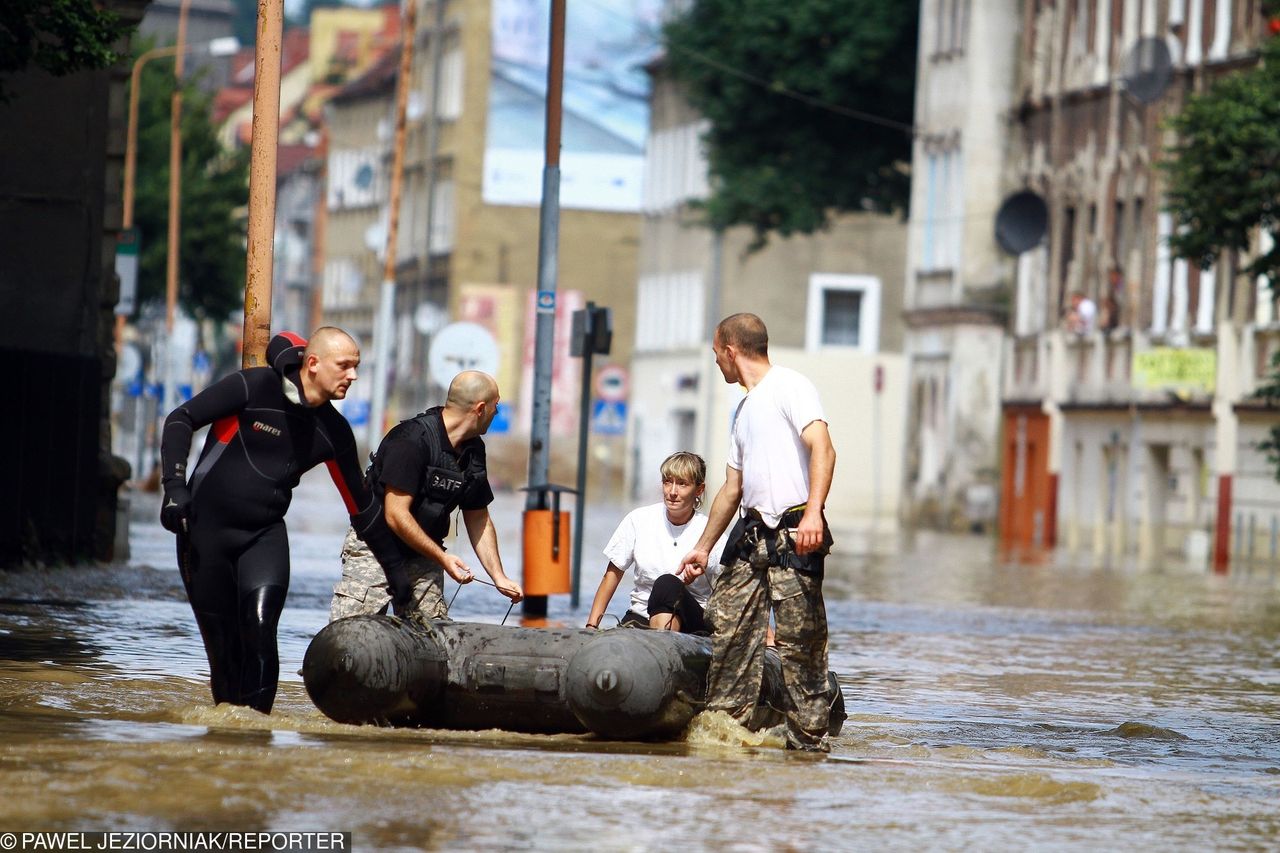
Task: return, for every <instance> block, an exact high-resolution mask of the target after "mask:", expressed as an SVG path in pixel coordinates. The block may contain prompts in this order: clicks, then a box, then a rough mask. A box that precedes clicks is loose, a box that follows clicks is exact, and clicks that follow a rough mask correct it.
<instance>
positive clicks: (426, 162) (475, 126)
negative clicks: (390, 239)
mask: <svg viewBox="0 0 1280 853" xmlns="http://www.w3.org/2000/svg"><path fill="white" fill-rule="evenodd" d="M527 8H533V7H532V6H531V4H526V3H518V2H509V0H438V2H437V0H421V2H420V5H419V7H418V10H417V28H418V38H417V42H416V43H415V52H414V61H413V70H412V72H411V73H412V82H413V85H412V88H411V89H410V93H409V108H408V122H407V142H406V149H405V168H404V178H403V181H404V183H403V196H402V202H401V211H400V224H399V229H398V238H397V263H396V297H395V299H396V301H395V308H394V311H393V314H394V318H395V319H394V321H393V323H394V327H393V328H392V329H391V331H390V334H391V336H392V346H391V353H392V362H393V363H392V364H391V365H387V366H384V367H380V368H379V369H388V370H390V371H391V377H392V379H391V383H390V394H389V398H388V411H387V413H386V422H385V423H384V424H382V425H380V426H379V427H377V428H375V431H376V430H377V429H381V428H383V427H385V426H386V425H388V424H391V423H394V422H395V420H397V419H399V418H403V417H408V416H410V415H412V414H413V413H414V412H416V411H419V410H420V409H422V408H423V407H425V406H428V405H435V404H436V403H439V402H441V401H442V398H443V388H442V387H441V383H440V382H439V381H438V380H437V378H433V376H432V374H431V372H430V370H429V364H428V354H429V352H430V347H431V344H432V341H433V340H434V338H435V335H436V334H437V333H438V332H439V331H440V329H441V327H442V326H443V325H444V324H447V323H449V322H457V321H466V322H470V323H474V324H476V325H479V326H481V327H483V328H484V329H485V330H486V331H487V332H488V334H489V335H490V336H491V337H492V339H493V340H494V342H495V343H496V346H497V350H498V361H497V365H496V368H495V370H496V374H497V378H498V381H499V385H500V387H501V392H502V398H503V402H504V404H506V405H505V406H504V409H503V412H502V415H501V416H500V417H499V419H498V421H497V423H496V427H495V428H492V429H491V432H490V436H489V438H488V444H489V448H490V451H489V453H490V458H491V468H494V469H497V470H499V471H500V472H501V473H500V474H499V478H500V479H501V480H502V481H504V482H510V483H519V482H523V478H524V476H525V473H524V468H525V466H526V464H527V462H526V460H527V452H528V434H529V433H528V417H527V413H528V409H529V405H530V400H529V397H530V393H529V392H530V389H529V387H528V386H529V383H530V377H531V373H530V365H531V361H532V349H533V335H532V325H531V318H532V317H533V297H534V292H535V290H536V288H537V285H538V263H539V250H538V239H539V216H540V213H539V207H538V198H537V197H536V194H535V195H534V196H532V197H531V196H528V195H527V194H525V195H522V194H521V192H520V189H521V188H522V187H524V188H527V183H528V181H527V179H528V176H529V175H530V174H532V175H533V176H534V180H535V187H537V186H539V185H538V184H537V181H538V180H540V173H541V168H542V160H541V156H542V147H541V146H542V142H541V135H542V128H543V121H544V112H543V107H542V100H541V99H542V93H541V88H540V87H542V86H544V85H545V74H544V76H543V77H542V78H539V77H538V76H537V75H536V74H535V75H530V74H523V75H522V74H521V73H520V67H519V63H516V62H514V61H511V60H509V59H508V58H507V52H510V51H513V50H517V49H518V48H519V46H520V45H522V44H524V43H525V42H522V41H520V39H519V38H517V36H518V35H524V36H528V35H529V34H530V33H533V34H535V35H536V34H537V33H542V37H543V38H545V32H544V29H545V28H544V29H539V28H538V27H539V25H537V24H536V23H534V22H531V21H523V20H522V19H521V18H520V15H521V14H523V10H526V9H527ZM538 8H541V7H540V6H539V7H538ZM590 11H591V10H590V9H589V8H588V7H585V6H584V7H582V8H581V9H579V10H578V13H581V14H589V13H590ZM573 14H574V10H571V17H572V15H573ZM623 17H624V18H625V16H623ZM618 20H619V18H618V16H617V15H611V16H606V18H605V19H604V21H605V24H608V23H609V22H617V21H618ZM572 24H573V20H571V28H570V31H569V39H570V42H569V48H568V52H569V54H570V60H572V58H573V56H574V55H575V51H576V50H577V49H578V48H576V47H575V45H578V44H579V40H580V39H581V37H582V36H585V35H590V34H591V32H592V30H591V29H590V28H589V27H585V26H577V27H574V26H572ZM517 25H518V26H517ZM575 32H576V33H577V34H578V35H577V36H575ZM512 33H515V34H516V35H512ZM513 39H514V41H512V40H513ZM532 41H533V42H536V38H532ZM512 44H514V45H516V47H514V48H513V47H512V46H511V45H512ZM495 45H496V46H497V47H496V48H495ZM542 55H543V56H545V50H543V51H542ZM397 58H398V57H393V58H389V59H388V60H387V61H386V62H384V63H383V65H382V66H379V67H375V68H374V69H373V70H371V71H370V72H368V73H367V74H366V75H364V76H363V77H361V78H360V79H358V80H356V81H355V82H354V83H352V84H351V85H350V86H348V87H347V88H346V89H345V90H343V91H342V92H340V93H339V94H337V95H336V96H335V97H334V99H333V104H332V108H331V109H330V110H329V111H328V128H329V154H328V161H327V172H328V177H327V181H328V200H329V204H328V223H327V227H326V231H327V244H328V245H327V248H326V250H325V263H324V285H323V287H324V296H323V309H324V316H325V320H326V321H327V322H334V323H336V324H338V325H344V326H346V327H350V328H352V329H353V330H354V331H356V332H358V333H360V334H361V335H362V336H364V338H363V339H364V341H366V351H367V350H368V345H367V342H368V341H370V340H371V336H372V334H373V332H374V329H373V318H374V311H375V308H376V305H377V303H378V292H379V285H380V282H381V278H382V268H383V263H382V261H381V260H380V258H379V254H380V252H381V249H380V248H379V246H380V244H382V245H385V237H386V225H385V223H386V221H387V217H386V212H385V208H386V204H387V190H388V187H389V183H390V182H389V179H390V168H391V143H392V137H393V134H392V130H393V128H394V103H395V78H396V76H397V74H398V70H397V68H396V65H395V62H396V59H397ZM563 122H564V130H563V134H564V135H563V151H564V154H563V157H564V163H563V165H562V170H563V177H562V185H561V209H560V214H559V246H558V250H559V259H558V277H557V291H558V303H557V322H556V327H557V343H556V351H557V356H556V364H557V367H556V377H555V381H554V385H553V392H552V396H553V399H552V407H553V437H554V438H553V452H552V470H551V478H552V480H553V481H555V482H562V483H563V482H572V480H573V474H574V470H573V469H574V465H575V462H574V459H575V451H576V442H574V441H573V440H571V439H572V437H573V436H574V434H575V431H576V425H577V412H578V402H577V401H578V392H579V387H580V384H581V377H580V368H579V366H578V365H579V362H578V360H577V359H570V358H569V355H568V331H569V329H568V327H569V321H570V316H569V315H570V313H571V311H572V310H573V309H574V308H580V307H582V306H583V305H584V304H585V303H586V302H587V301H593V302H595V303H596V304H598V305H603V306H608V307H610V308H611V309H612V312H613V330H614V334H613V347H612V352H611V354H610V355H609V356H607V357H598V358H597V365H596V366H597V367H599V368H604V367H609V366H616V365H624V364H626V363H627V362H628V361H629V358H630V353H631V350H632V340H633V333H632V330H633V329H634V326H635V318H634V313H633V312H634V310H635V308H634V306H635V298H634V289H635V280H636V256H637V250H638V244H639V215H638V213H637V212H636V209H638V207H639V195H638V171H639V168H638V164H639V162H640V155H641V148H642V145H643V137H642V136H641V138H640V140H639V142H637V143H636V144H635V145H634V146H632V147H634V154H633V155H632V154H630V153H629V148H628V146H629V143H626V142H625V140H618V139H616V138H614V136H612V135H611V133H610V128H609V127H608V126H607V125H605V124H603V123H600V122H598V121H597V117H596V116H595V115H593V112H592V104H591V102H590V101H589V100H586V99H585V98H583V97H577V96H575V95H574V92H573V91H571V90H570V89H569V88H567V89H566V97H565V102H564V118H563ZM522 145H523V146H524V149H523V153H521V150H522V149H521V146H522ZM584 149H586V150H587V152H588V154H590V155H593V156H595V157H596V160H595V161H593V162H597V163H599V162H612V161H611V159H610V158H613V157H620V158H623V159H626V157H630V158H631V159H634V160H635V162H636V164H637V167H636V174H637V177H636V181H635V184H636V191H635V203H634V205H632V206H631V207H632V208H633V209H628V204H627V203H626V202H625V200H624V201H620V202H617V203H614V202H613V201H612V200H611V199H612V197H611V196H610V195H609V191H608V190H607V188H600V187H596V190H598V192H596V191H591V192H588V193H586V195H585V196H584V194H583V193H582V192H581V191H580V188H581V187H582V186H583V182H584V181H585V180H589V179H590V178H592V176H593V173H591V172H584V171H574V170H575V164H574V161H573V159H572V158H573V155H574V154H575V152H579V151H582V150H584ZM513 151H514V152H515V153H512V152H513ZM529 151H532V152H533V154H532V155H529V153H528V152H529ZM624 155H626V157H624ZM530 156H532V161H530V159H529V158H530ZM504 164H506V165H505V166H504ZM511 176H516V177H520V176H523V178H524V179H525V183H524V184H521V185H518V186H514V189H513V185H511V184H506V183H503V182H502V181H503V179H505V178H510V177H511ZM593 192H594V195H593ZM361 385H364V386H365V387H364V388H363V389H361V390H359V391H358V392H357V393H361V394H368V393H369V392H370V390H371V386H372V383H361ZM557 413H559V414H557ZM378 434H379V435H381V432H379V433H378ZM561 436H563V439H562V438H561ZM593 460H595V461H596V462H598V463H600V464H601V465H603V466H604V467H606V468H609V469H612V470H616V471H617V472H620V471H621V466H622V463H623V457H622V439H621V438H620V437H617V438H610V437H602V439H601V441H600V442H599V447H598V448H597V452H594V453H593ZM618 479H620V478H619V477H613V478H612V480H618Z"/></svg>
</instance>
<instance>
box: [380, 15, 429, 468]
mask: <svg viewBox="0 0 1280 853" xmlns="http://www.w3.org/2000/svg"><path fill="white" fill-rule="evenodd" d="M401 29H402V31H403V36H404V38H403V42H402V44H401V47H400V72H399V77H398V79H397V80H396V135H395V146H394V148H393V150H392V153H391V193H390V197H389V198H388V200H387V249H386V258H385V259H384V260H383V266H382V290H381V293H380V298H379V300H378V315H377V318H376V320H375V321H374V324H373V330H374V331H373V371H374V373H373V398H372V400H371V401H370V403H369V432H368V435H367V437H366V443H367V444H368V446H369V447H371V448H373V447H377V446H378V442H379V440H381V438H382V422H383V421H384V420H385V419H386V410H387V373H388V371H389V370H390V369H391V336H392V335H393V334H394V332H395V308H396V251H397V247H396V238H397V236H398V232H399V230H400V193H401V187H402V186H403V184H404V148H405V137H406V136H407V128H406V115H407V113H408V110H409V89H410V87H411V86H412V85H413V45H414V41H415V39H416V38H417V29H418V3H417V0H405V4H404V23H403V24H402V25H401ZM428 239H430V238H429V237H428ZM428 255H430V252H429V251H428Z"/></svg>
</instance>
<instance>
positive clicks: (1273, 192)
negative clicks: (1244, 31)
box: [1162, 3, 1280, 479]
mask: <svg viewBox="0 0 1280 853" xmlns="http://www.w3.org/2000/svg"><path fill="white" fill-rule="evenodd" d="M1270 5H1272V6H1275V5H1277V4H1275V3H1271V4H1270ZM1261 59H1262V61H1261V62H1260V63H1259V64H1257V65H1255V66H1253V67H1251V68H1249V69H1247V70H1245V71H1240V72H1237V73H1235V74H1231V75H1228V76H1226V77H1224V78H1222V79H1221V80H1218V81H1217V82H1216V83H1214V84H1213V85H1212V86H1211V87H1210V88H1209V89H1208V90H1207V91H1205V92H1204V93H1202V94H1199V95H1193V96H1192V97H1190V98H1189V99H1188V100H1187V103H1186V105H1185V106H1184V107H1183V109H1182V111H1181V112H1180V113H1179V114H1178V115H1176V116H1174V117H1173V118H1172V119H1171V120H1170V127H1171V128H1172V129H1173V130H1174V131H1175V132H1176V134H1177V142H1176V143H1175V144H1174V145H1173V146H1172V147H1171V148H1170V150H1169V152H1168V154H1169V156H1168V158H1167V159H1166V160H1165V161H1164V162H1163V164H1162V165H1163V167H1164V169H1165V172H1166V175H1167V176H1168V179H1169V186H1168V191H1167V194H1166V203H1167V207H1168V210H1169V212H1170V214H1171V215H1172V216H1173V220H1174V223H1175V224H1176V228H1175V229H1174V234H1173V235H1172V236H1171V237H1170V238H1169V245H1170V247H1171V249H1172V251H1173V254H1174V255H1176V256H1177V257H1180V258H1185V259H1186V260H1187V261H1190V262H1194V263H1196V264H1199V265H1200V267H1201V268H1202V269H1207V268H1208V267H1209V266H1210V265H1212V264H1213V263H1215V262H1216V261H1217V260H1218V258H1219V257H1221V255H1222V254H1223V253H1224V252H1229V251H1235V252H1238V253H1240V254H1241V255H1242V256H1248V255H1249V253H1250V251H1251V250H1252V249H1254V248H1256V247H1257V246H1258V245H1259V241H1258V239H1257V238H1258V235H1259V233H1260V232H1266V233H1268V234H1270V235H1271V237H1272V241H1271V242H1272V247H1271V249H1270V250H1269V251H1266V252H1261V251H1259V252H1257V253H1256V254H1255V255H1253V256H1252V258H1253V259H1252V261H1251V262H1250V263H1249V264H1247V265H1246V266H1244V267H1243V268H1242V269H1241V271H1240V272H1241V274H1242V275H1247V276H1249V277H1251V278H1252V277H1254V276H1263V277H1264V278H1265V280H1266V281H1268V282H1269V283H1270V284H1271V287H1273V288H1274V287H1275V284H1276V281H1277V280H1278V278H1277V276H1278V275H1280V233H1277V232H1280V39H1276V38H1272V39H1269V40H1268V41H1267V42H1266V43H1265V44H1264V45H1263V47H1262V56H1261ZM1271 366H1272V374H1271V377H1270V379H1269V381H1268V382H1267V383H1266V384H1265V385H1264V386H1263V387H1262V388H1260V389H1259V390H1258V396H1259V398H1261V399H1263V400H1265V401H1267V402H1268V403H1270V404H1272V405H1276V404H1280V358H1277V359H1273V361H1272V365H1271ZM1258 447H1259V449H1260V450H1262V451H1264V452H1266V453H1267V458H1268V460H1269V461H1270V462H1271V464H1272V466H1273V467H1274V468H1275V471H1276V478H1277V479H1280V426H1275V427H1272V429H1271V433H1270V437H1269V438H1268V439H1267V440H1266V441H1263V442H1261V443H1259V445H1258Z"/></svg>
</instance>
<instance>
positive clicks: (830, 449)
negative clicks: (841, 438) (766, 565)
mask: <svg viewBox="0 0 1280 853" xmlns="http://www.w3.org/2000/svg"><path fill="white" fill-rule="evenodd" d="M800 440H801V441H803V442H804V444H805V447H807V448H809V501H808V503H807V504H806V506H805V510H804V515H803V516H802V517H801V519H800V524H799V525H798V526H797V527H796V533H795V543H796V553H797V554H808V553H809V552H811V551H816V550H818V549H819V548H821V547H822V526H823V525H822V508H823V507H824V506H825V505H826V503H827V495H828V494H829V493H830V491H831V479H832V477H833V475H834V474H835V470H836V449H835V447H834V446H832V444H831V431H830V430H828V429H827V424H826V422H825V421H812V422H811V423H810V424H809V425H808V426H806V427H805V428H804V431H803V432H801V433H800Z"/></svg>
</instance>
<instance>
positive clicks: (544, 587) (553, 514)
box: [523, 509, 572, 596]
mask: <svg viewBox="0 0 1280 853" xmlns="http://www.w3.org/2000/svg"><path fill="white" fill-rule="evenodd" d="M571 526H572V525H570V523H569V513H568V512H561V511H559V510H552V509H528V510H525V512H524V579H523V586H524V594H525V595H526V596H533V595H557V594H563V593H567V592H569V565H570V561H569V528H570V527H571Z"/></svg>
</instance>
